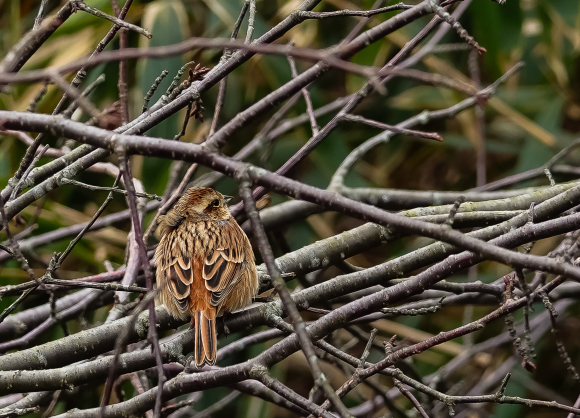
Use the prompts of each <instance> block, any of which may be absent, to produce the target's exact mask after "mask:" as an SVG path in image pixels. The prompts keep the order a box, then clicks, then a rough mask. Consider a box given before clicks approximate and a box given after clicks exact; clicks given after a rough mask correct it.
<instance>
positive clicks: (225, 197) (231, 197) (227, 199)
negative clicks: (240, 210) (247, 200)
mask: <svg viewBox="0 0 580 418" xmlns="http://www.w3.org/2000/svg"><path fill="white" fill-rule="evenodd" d="M233 198H234V197H233V196H226V195H224V201H225V202H226V203H228V202H229V201H230V200H232V199H233Z"/></svg>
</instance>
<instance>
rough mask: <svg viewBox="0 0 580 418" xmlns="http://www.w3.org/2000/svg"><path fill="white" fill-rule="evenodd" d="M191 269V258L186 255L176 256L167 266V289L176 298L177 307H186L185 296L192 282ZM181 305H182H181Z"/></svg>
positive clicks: (184, 308) (187, 294)
mask: <svg viewBox="0 0 580 418" xmlns="http://www.w3.org/2000/svg"><path fill="white" fill-rule="evenodd" d="M192 273H193V272H192V270H191V260H190V259H189V258H188V257H184V256H182V257H178V258H177V259H176V260H175V261H174V262H173V263H172V264H171V265H170V266H169V290H170V292H171V294H172V295H173V297H174V298H175V299H176V302H177V304H178V305H179V308H180V309H181V308H183V310H186V309H187V305H188V301H187V299H186V298H187V297H188V296H189V293H190V291H191V289H190V285H191V283H193V274H192ZM181 305H183V306H181Z"/></svg>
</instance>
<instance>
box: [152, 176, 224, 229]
mask: <svg viewBox="0 0 580 418" xmlns="http://www.w3.org/2000/svg"><path fill="white" fill-rule="evenodd" d="M230 199H231V196H224V195H222V194H221V193H220V192H218V191H216V190H214V189H212V188H209V187H192V188H190V189H188V190H186V191H185V193H183V195H182V196H181V198H180V199H179V200H178V201H177V203H176V204H175V205H174V206H173V208H172V209H171V210H170V211H168V212H167V214H166V215H165V216H164V217H163V218H162V219H160V224H161V225H160V227H161V235H165V233H167V232H169V231H170V230H172V229H175V228H177V227H178V226H179V225H181V224H182V223H183V222H184V221H185V220H188V221H191V222H200V221H216V222H217V221H225V220H227V219H229V218H230V217H231V214H230V211H229V209H228V206H227V202H228V201H229V200H230Z"/></svg>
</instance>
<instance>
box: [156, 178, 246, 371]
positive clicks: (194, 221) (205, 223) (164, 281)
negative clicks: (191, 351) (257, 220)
mask: <svg viewBox="0 0 580 418" xmlns="http://www.w3.org/2000/svg"><path fill="white" fill-rule="evenodd" d="M227 200H229V199H226V198H224V196H223V195H222V194H221V193H219V192H217V191H215V190H213V189H210V188H208V187H193V188H191V189H189V190H187V191H186V192H185V193H184V194H183V196H182V197H181V198H180V199H179V201H178V202H177V203H176V204H175V206H174V207H173V208H172V209H171V210H170V211H169V212H167V214H166V215H165V216H163V217H162V218H161V219H160V232H161V241H160V242H159V246H158V247H157V250H156V251H155V263H156V264H157V286H158V287H159V288H160V289H161V291H160V293H159V295H160V296H159V300H160V302H161V303H163V304H165V306H166V307H167V309H168V310H169V312H170V313H171V315H173V316H174V317H176V318H180V319H187V318H188V317H191V326H192V327H195V364H196V366H197V367H201V366H203V365H204V364H209V365H213V364H215V360H216V350H217V336H216V330H215V319H216V317H218V316H221V315H223V314H224V313H225V312H231V311H235V310H237V309H241V308H243V307H245V306H247V305H249V304H250V303H251V301H252V298H253V297H254V295H255V294H256V292H257V291H258V275H257V273H256V263H255V259H254V252H253V251H252V247H251V245H250V241H249V240H248V237H247V236H246V234H245V233H244V231H242V229H241V228H240V226H239V225H238V223H237V222H236V220H235V219H234V218H233V217H232V216H231V214H230V211H229V209H228V208H227V206H226V202H227Z"/></svg>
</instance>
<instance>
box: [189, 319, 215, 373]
mask: <svg viewBox="0 0 580 418" xmlns="http://www.w3.org/2000/svg"><path fill="white" fill-rule="evenodd" d="M215 317H216V310H215V308H213V309H212V308H210V309H206V310H205V311H195V312H194V313H193V317H192V318H191V325H192V326H194V327H195V365H196V366H197V367H198V368H200V367H203V365H204V364H207V365H208V366H213V365H214V364H215V360H216V351H217V333H216V330H215Z"/></svg>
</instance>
